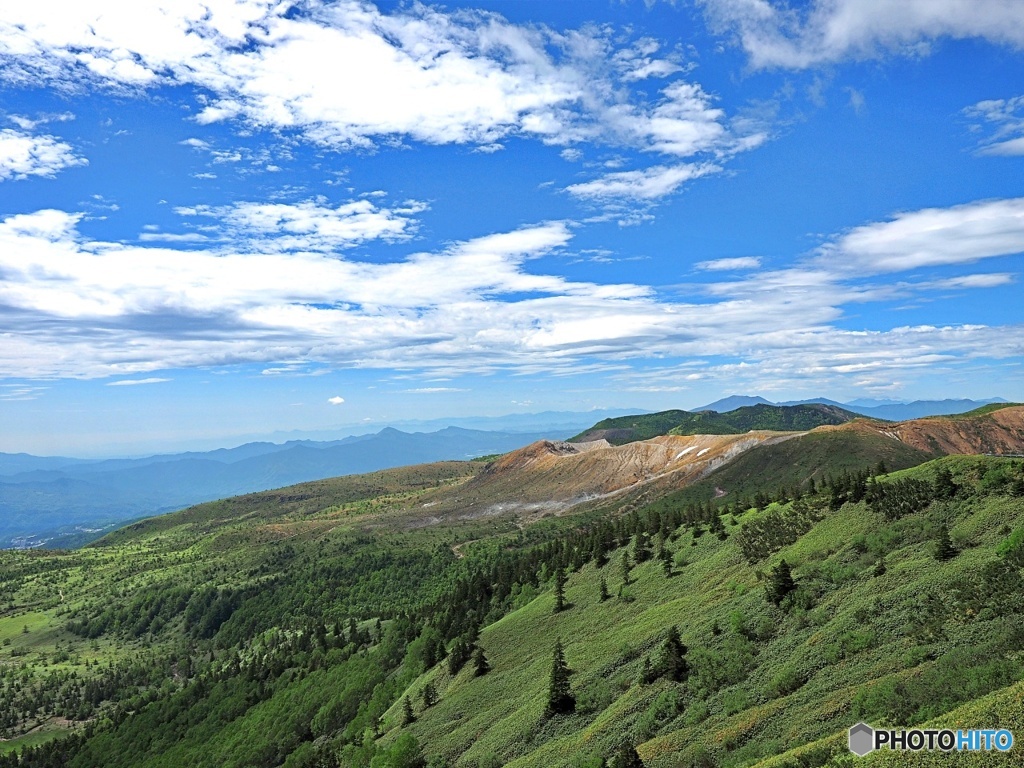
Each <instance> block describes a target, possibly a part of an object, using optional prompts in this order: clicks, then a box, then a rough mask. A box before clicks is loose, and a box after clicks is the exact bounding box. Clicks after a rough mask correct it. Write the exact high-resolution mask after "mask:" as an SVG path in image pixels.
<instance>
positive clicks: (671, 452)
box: [408, 406, 1024, 524]
mask: <svg viewBox="0 0 1024 768" xmlns="http://www.w3.org/2000/svg"><path fill="white" fill-rule="evenodd" d="M829 433H832V434H836V433H838V434H845V435H846V436H847V438H848V439H847V440H846V441H843V442H842V443H841V446H840V447H839V448H838V450H844V448H843V447H842V446H845V450H847V451H849V450H852V449H851V446H850V443H849V441H850V440H853V441H855V442H856V441H860V443H864V445H860V444H859V443H858V448H857V451H858V455H859V454H863V455H864V456H866V457H868V458H862V459H861V461H865V462H867V463H869V464H874V463H875V462H877V461H879V460H882V461H885V463H886V464H887V466H891V465H892V464H893V462H892V461H889V460H886V459H887V457H888V455H889V454H888V453H886V451H885V450H884V443H883V441H884V442H887V441H889V440H892V441H896V442H898V443H901V444H902V445H903V446H906V449H903V448H901V451H902V452H903V453H905V454H906V456H902V459H901V460H899V461H897V462H896V465H898V466H912V465H914V464H917V463H920V462H922V461H926V460H928V459H929V458H932V457H934V456H942V455H950V454H986V453H987V454H1000V455H1018V454H1024V406H1012V407H1006V408H1001V409H999V410H994V411H991V412H987V413H980V414H973V413H972V414H965V415H963V416H956V417H948V416H943V417H933V418H926V419H915V420H912V421H905V422H900V423H891V422H881V421H874V420H870V419H856V420H854V421H851V422H848V423H845V424H840V425H836V426H822V427H818V428H816V429H813V430H809V431H804V432H773V431H768V430H755V431H750V432H747V433H745V434H738V435H736V434H731V435H685V436H684V435H662V436H660V437H654V438H651V439H649V440H638V441H635V442H630V443H626V444H624V445H611V444H609V443H608V441H606V440H603V439H600V440H594V441H590V442H582V443H580V442H571V443H570V442H556V441H549V440H542V441H538V442H535V443H532V444H530V445H528V446H526V447H524V448H520V449H519V450H516V451H512V452H511V453H508V454H505V455H504V456H502V457H501V458H499V459H497V460H496V461H494V462H492V463H491V464H489V465H488V466H487V467H486V468H485V469H484V471H482V472H480V473H479V474H478V475H477V476H475V477H474V478H472V479H471V480H469V481H468V482H466V483H465V484H463V485H460V486H458V487H455V488H447V489H443V490H440V491H439V492H438V493H437V494H434V495H432V496H430V497H429V498H426V499H421V500H420V501H419V503H418V505H417V507H416V508H414V509H410V510H408V512H409V513H410V514H411V515H412V517H413V518H414V519H415V520H416V522H415V523H413V524H430V523H436V522H440V521H442V520H454V519H460V518H461V519H472V518H477V517H481V516H490V515H514V516H516V517H518V518H520V519H521V520H522V521H524V522H529V521H530V520H534V519H537V518H539V517H542V516H544V515H547V514H552V513H553V514H559V513H563V512H565V511H566V510H568V509H570V508H573V507H577V506H579V505H584V504H586V503H587V502H595V501H599V500H602V499H622V500H623V501H626V500H627V498H628V499H633V500H634V501H637V500H641V499H643V498H648V497H650V498H653V497H656V496H658V495H661V494H665V493H671V492H672V491H676V490H679V489H682V488H685V487H687V486H689V485H692V484H694V483H696V482H698V481H700V480H703V479H704V478H707V477H708V476H709V475H711V473H713V472H715V471H716V470H719V469H721V468H723V467H725V466H726V465H727V464H730V463H731V462H733V461H734V460H736V459H737V458H738V457H740V456H745V454H747V453H748V452H750V451H752V450H753V449H757V451H754V453H759V454H764V452H765V451H769V452H772V451H780V450H781V451H784V454H785V455H790V454H792V453H793V449H792V447H791V445H790V446H787V447H785V448H783V446H781V445H780V443H783V442H787V441H791V440H796V441H798V442H801V443H802V442H804V441H803V440H802V438H804V437H805V436H806V437H807V438H808V439H809V440H817V439H818V438H820V437H823V436H825V435H827V434H829ZM775 446H778V448H775ZM880 446H881V447H880ZM861 449H863V450H861ZM910 449H912V450H910ZM754 453H751V454H750V456H753V455H754ZM796 453H798V454H799V453H801V451H800V450H799V449H797V450H796ZM872 456H873V457H875V458H873V459H871V458H870V457H872ZM915 457H916V458H915ZM784 458H785V456H781V459H784ZM827 458H828V461H826V464H830V463H835V464H836V466H841V465H842V461H841V458H842V457H831V458H829V457H827ZM744 460H746V458H745V459H744ZM754 463H755V464H757V465H758V466H757V467H756V468H755V469H756V470H757V471H756V473H760V472H762V471H764V468H765V466H770V465H771V461H770V460H769V461H768V464H765V461H763V460H760V459H759V460H758V461H756V462H754ZM776 463H777V462H776ZM827 471H828V467H827V466H823V467H809V468H808V472H807V477H811V476H816V477H820V476H821V475H822V474H823V473H825V472H827ZM779 474H780V482H782V481H783V480H782V478H781V475H782V474H783V473H781V471H780V472H779ZM717 476H718V475H715V477H717ZM802 479H806V478H786V482H790V481H794V482H800V481H802ZM713 480H714V478H711V479H709V480H708V482H709V483H711V482H712V481H713ZM722 492H723V491H719V493H722ZM634 497H635V498H634ZM586 506H590V505H589V504H587V505H586Z"/></svg>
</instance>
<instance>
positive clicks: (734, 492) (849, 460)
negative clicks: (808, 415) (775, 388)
mask: <svg viewBox="0 0 1024 768" xmlns="http://www.w3.org/2000/svg"><path fill="white" fill-rule="evenodd" d="M931 458H933V456H932V455H930V454H927V453H925V452H923V451H919V450H917V449H916V448H911V447H910V446H907V445H904V444H903V443H901V442H899V441H898V440H892V439H891V438H888V437H884V436H882V435H879V434H877V433H875V432H862V431H856V430H847V429H841V430H827V431H819V432H812V433H810V434H807V435H802V436H800V437H795V438H792V439H790V440H785V441H783V442H781V443H775V444H771V445H761V446H758V447H756V448H752V449H751V450H749V451H747V452H746V453H743V454H740V455H739V456H738V457H737V458H736V459H734V460H733V461H731V462H729V463H728V464H726V465H725V466H723V467H721V468H719V469H717V470H716V471H714V472H712V473H711V474H710V475H708V476H707V477H706V478H704V479H703V480H700V481H698V482H696V483H694V484H693V485H690V486H688V487H686V488H683V489H682V490H680V491H678V492H676V493H673V494H670V495H668V496H666V497H665V498H664V499H661V500H659V501H657V502H654V505H655V506H656V507H667V506H670V505H680V504H687V503H690V502H704V501H708V500H709V499H713V498H721V499H722V500H723V502H731V501H734V500H737V499H746V498H749V497H751V496H752V495H753V494H754V493H756V492H757V491H759V490H761V491H766V492H769V493H772V492H774V491H775V490H777V489H778V488H780V487H785V488H794V487H797V486H805V485H806V484H807V482H808V480H810V479H813V480H814V481H815V483H820V482H821V481H822V480H824V479H825V478H826V477H827V476H829V475H839V474H841V473H843V472H855V471H859V470H861V469H864V468H867V467H874V466H876V465H877V464H878V462H879V461H881V462H884V463H885V466H886V467H887V468H889V469H890V470H896V469H906V468H908V467H913V466H916V465H918V464H921V463H923V462H925V461H928V460H929V459H931ZM723 492H724V495H723Z"/></svg>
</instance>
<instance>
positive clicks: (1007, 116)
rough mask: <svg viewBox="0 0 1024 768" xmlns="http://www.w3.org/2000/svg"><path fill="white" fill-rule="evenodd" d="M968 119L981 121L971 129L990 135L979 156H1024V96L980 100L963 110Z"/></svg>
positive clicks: (979, 150) (984, 141) (985, 140)
mask: <svg viewBox="0 0 1024 768" xmlns="http://www.w3.org/2000/svg"><path fill="white" fill-rule="evenodd" d="M964 114H965V115H967V117H969V118H972V119H975V120H980V121H981V122H980V123H975V124H974V125H973V126H972V128H973V129H974V130H975V131H978V132H982V131H985V132H986V133H989V135H988V136H986V137H985V138H984V140H983V141H982V143H981V145H980V147H979V149H978V154H981V155H992V156H1002V157H1012V156H1015V155H1024V96H1015V97H1013V98H1010V99H989V100H986V101H979V102H978V103H977V104H974V105H973V106H970V107H967V108H966V109H965V110H964Z"/></svg>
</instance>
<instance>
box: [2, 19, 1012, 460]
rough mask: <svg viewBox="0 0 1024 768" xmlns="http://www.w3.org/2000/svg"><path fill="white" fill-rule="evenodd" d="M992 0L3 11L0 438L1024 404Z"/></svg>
mask: <svg viewBox="0 0 1024 768" xmlns="http://www.w3.org/2000/svg"><path fill="white" fill-rule="evenodd" d="M1022 253H1024V12H1021V8H1020V5H1019V4H1017V3H1014V2H1008V1H1007V0H811V1H810V2H803V3H798V2H791V3H783V2H780V0H676V2H670V1H669V0H646V1H645V0H560V1H559V2H539V1H536V0H534V1H528V0H504V1H497V0H477V2H466V3H463V2H450V3H447V4H444V5H441V4H433V3H408V2H401V3H395V2H381V3H378V4H376V5H375V4H373V3H369V2H354V1H351V0H337V1H335V2H318V1H314V0H310V1H309V2H289V0H284V1H281V0H273V1H271V0H203V1H202V2H200V1H198V0H81V1H80V2H76V3H70V2H67V1H66V0H33V2H31V3H8V4H6V5H5V7H4V10H3V12H2V14H0V451H6V452H17V451H26V452H30V453H36V454H60V455H115V454H124V453H130V452H132V451H136V452H138V451H155V450H159V449H166V450H172V449H181V448H188V447H195V446H198V445H200V444H202V445H208V446H209V445H213V444H220V445H232V444H235V443H237V442H238V441H240V440H241V439H242V438H243V437H245V438H250V437H252V436H254V435H269V434H273V433H282V432H284V433H287V432H292V431H302V430H330V429H334V428H338V429H347V428H349V427H350V426H351V425H366V426H367V427H369V426H372V425H383V424H387V423H389V422H393V421H399V420H408V419H416V418H420V419H435V418H451V417H456V416H470V415H472V416H479V415H501V414H508V413H534V412H540V411H547V410H569V411H589V410H592V409H601V408H637V409H648V410H660V409H665V408H687V407H691V408H692V407H695V406H697V405H700V404H703V403H707V402H709V401H712V400H715V399H717V398H719V397H722V396H725V395H728V394H732V393H743V394H759V395H762V396H764V397H767V398H769V399H772V400H789V399H800V398H809V397H829V398H832V399H835V400H840V401H848V400H853V399H856V398H879V399H895V400H904V401H909V400H915V399H942V398H947V397H955V398H961V397H967V398H987V397H1004V398H1007V399H1010V400H1018V401H1019V400H1024V376H1022V369H1021V363H1022V361H1024V302H1022V301H1021V283H1020V273H1021V271H1022V267H1024V261H1022Z"/></svg>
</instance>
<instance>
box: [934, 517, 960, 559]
mask: <svg viewBox="0 0 1024 768" xmlns="http://www.w3.org/2000/svg"><path fill="white" fill-rule="evenodd" d="M954 557H956V547H954V546H953V542H952V541H951V540H950V538H949V528H947V527H946V526H945V525H943V526H942V527H941V528H939V537H938V538H937V539H936V540H935V559H936V560H950V559H952V558H954Z"/></svg>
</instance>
